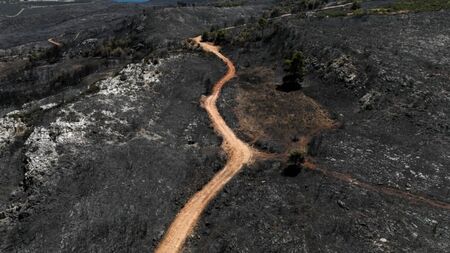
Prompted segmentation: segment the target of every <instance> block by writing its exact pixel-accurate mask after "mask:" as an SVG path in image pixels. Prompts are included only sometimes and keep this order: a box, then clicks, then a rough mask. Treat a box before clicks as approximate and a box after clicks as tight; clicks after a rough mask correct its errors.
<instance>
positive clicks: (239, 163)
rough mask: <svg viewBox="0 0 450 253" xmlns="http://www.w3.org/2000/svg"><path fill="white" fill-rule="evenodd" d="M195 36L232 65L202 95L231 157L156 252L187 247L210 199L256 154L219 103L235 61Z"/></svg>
mask: <svg viewBox="0 0 450 253" xmlns="http://www.w3.org/2000/svg"><path fill="white" fill-rule="evenodd" d="M192 40H193V42H195V43H196V44H197V45H199V46H200V47H201V48H202V49H203V50H204V51H206V52H210V53H213V54H215V55H216V56H217V57H219V58H220V59H221V60H222V61H223V62H225V64H226V65H227V67H228V71H227V73H226V74H225V76H223V77H222V78H221V79H220V80H219V81H218V82H217V83H216V84H215V85H214V88H213V91H212V94H211V95H209V96H208V97H206V98H204V99H202V105H203V107H204V108H205V110H206V111H207V112H208V115H209V117H210V119H211V121H212V124H213V127H214V129H215V131H216V132H217V133H218V134H219V135H220V136H222V137H223V143H222V148H223V149H224V150H225V151H226V153H227V155H228V161H227V164H226V165H225V167H224V168H223V169H222V170H221V171H220V172H218V173H217V174H216V175H215V176H214V177H213V178H212V180H211V181H209V182H208V184H206V185H205V186H204V187H203V189H201V190H200V191H198V192H197V193H195V194H194V196H192V197H191V198H190V199H189V201H188V202H187V203H186V205H185V206H184V207H183V208H182V209H181V210H180V212H179V213H178V214H177V216H176V217H175V219H174V220H173V222H172V224H171V225H170V227H169V229H168V230H167V231H166V234H165V235H164V238H163V240H162V241H161V242H160V244H159V246H158V248H157V249H156V251H155V252H157V253H163V252H167V253H175V252H180V251H181V250H182V249H183V245H184V243H185V241H186V239H187V237H188V236H189V235H190V234H191V233H192V230H193V229H194V227H195V225H196V224H197V222H198V220H199V218H200V216H201V214H202V212H203V211H204V210H205V208H206V207H207V206H208V204H209V202H210V201H211V200H212V199H213V198H214V197H215V196H216V195H217V194H218V193H219V191H220V190H222V188H223V187H224V186H225V184H226V183H227V182H228V181H230V180H231V179H232V178H233V176H235V175H236V174H237V173H238V172H239V171H240V170H241V169H242V167H243V166H244V165H245V164H248V163H250V162H251V160H252V157H253V154H254V151H253V149H252V148H250V147H249V146H248V145H247V144H246V143H244V142H243V141H241V140H240V139H239V138H238V137H236V135H235V134H234V132H233V130H231V129H230V127H229V126H228V125H227V124H226V122H225V120H224V119H223V118H222V116H221V115H220V113H219V111H218V109H217V106H216V102H217V98H218V97H219V95H220V91H221V90H222V87H223V86H224V85H225V84H226V83H227V82H228V81H229V80H231V79H232V78H234V76H235V74H236V70H235V67H234V65H233V63H232V62H231V61H230V60H229V59H228V58H227V57H225V56H224V55H223V54H222V53H220V50H219V47H217V46H214V45H212V44H209V43H206V42H201V36H199V37H196V38H193V39H192Z"/></svg>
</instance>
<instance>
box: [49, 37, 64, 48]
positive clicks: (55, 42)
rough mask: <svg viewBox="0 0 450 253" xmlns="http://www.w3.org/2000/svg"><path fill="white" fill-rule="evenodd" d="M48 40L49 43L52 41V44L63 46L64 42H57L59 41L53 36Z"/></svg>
mask: <svg viewBox="0 0 450 253" xmlns="http://www.w3.org/2000/svg"><path fill="white" fill-rule="evenodd" d="M47 41H48V42H49V43H51V44H53V45H55V46H57V47H62V44H61V43H59V42H57V41H55V40H54V39H53V38H50V39H48V40H47Z"/></svg>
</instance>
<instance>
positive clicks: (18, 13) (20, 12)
mask: <svg viewBox="0 0 450 253" xmlns="http://www.w3.org/2000/svg"><path fill="white" fill-rule="evenodd" d="M24 10H25V8H22V9H20V11H19V12H17V14H16V15H12V16H9V15H6V17H7V18H15V17H18V16H19V15H20V14H22V12H23V11H24Z"/></svg>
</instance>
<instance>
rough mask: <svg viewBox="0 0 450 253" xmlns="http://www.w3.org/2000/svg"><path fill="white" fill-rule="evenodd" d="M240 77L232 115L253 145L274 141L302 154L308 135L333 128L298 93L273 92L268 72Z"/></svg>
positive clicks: (262, 70) (272, 79)
mask: <svg viewBox="0 0 450 253" xmlns="http://www.w3.org/2000/svg"><path fill="white" fill-rule="evenodd" d="M240 76H241V82H240V85H239V91H238V96H237V103H238V105H237V107H236V114H237V117H238V120H239V126H240V130H241V131H243V132H244V133H245V134H246V135H248V136H250V137H251V138H252V139H253V141H254V142H255V141H257V140H258V139H261V138H264V139H269V140H274V141H277V142H281V143H283V145H284V146H286V147H287V148H288V149H296V150H301V152H303V153H306V152H307V144H308V142H309V139H310V137H311V136H313V135H314V134H316V133H317V132H320V131H321V130H324V129H329V128H332V127H333V126H334V121H333V120H332V119H331V118H330V115H329V113H328V112H327V111H326V110H325V109H324V108H323V107H322V106H321V105H319V104H318V103H317V102H316V101H314V99H312V98H310V97H308V96H306V95H305V94H303V93H302V92H301V91H297V92H290V93H285V92H280V91H277V90H275V85H276V84H275V76H274V73H273V71H272V70H271V69H267V68H260V67H258V68H253V69H251V70H246V71H245V72H244V73H240Z"/></svg>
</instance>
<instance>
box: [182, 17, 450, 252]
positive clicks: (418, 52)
mask: <svg viewBox="0 0 450 253" xmlns="http://www.w3.org/2000/svg"><path fill="white" fill-rule="evenodd" d="M449 17H450V15H449V13H448V12H436V13H419V14H406V15H394V16H364V17H349V18H328V19H314V18H312V19H309V20H308V19H302V20H298V19H296V18H295V17H292V18H289V21H286V20H284V21H283V22H287V23H285V24H284V25H280V24H276V23H275V24H274V26H278V27H279V26H281V27H283V28H282V29H281V30H280V29H273V31H269V32H267V33H268V35H267V37H266V38H265V39H263V40H262V41H257V42H253V43H249V44H246V45H245V46H244V47H243V48H240V49H239V48H238V49H236V48H233V46H231V45H230V46H229V47H228V48H227V53H228V54H229V55H231V58H232V59H233V60H235V61H236V62H237V64H238V65H239V66H240V68H239V71H238V75H239V77H238V80H237V81H236V83H235V84H236V86H235V87H236V88H233V87H230V88H228V90H227V91H226V92H225V94H226V96H227V99H228V100H227V101H226V102H224V103H223V106H222V108H223V109H224V113H225V114H226V115H229V116H228V120H229V121H233V120H234V122H235V123H234V126H235V129H236V130H237V131H239V132H240V133H241V134H242V136H243V138H246V139H247V140H248V141H250V142H252V143H255V145H257V146H259V147H261V148H263V149H264V150H269V151H272V152H279V153H281V154H283V153H285V152H289V149H292V148H295V147H300V143H299V142H300V140H301V138H300V137H301V134H302V131H303V132H305V131H306V130H307V129H308V127H310V125H308V124H305V123H304V122H303V119H304V118H306V117H308V118H311V115H314V114H315V117H314V116H312V117H313V120H314V119H315V120H317V121H318V120H319V119H320V117H323V114H321V109H323V108H324V109H326V110H327V111H328V112H329V113H330V118H332V119H333V120H334V121H335V122H337V123H338V126H339V127H338V128H337V129H334V130H323V131H321V133H319V134H317V136H318V137H316V138H314V142H315V143H321V145H320V146H319V148H317V146H318V145H316V144H315V148H314V149H315V150H314V152H313V153H314V156H313V158H311V159H312V160H313V161H314V163H315V164H316V166H317V167H318V168H322V169H319V170H310V169H306V168H302V167H299V168H298V171H297V172H294V173H292V171H291V172H289V173H286V167H287V166H288V164H287V163H286V162H285V161H283V160H281V161H280V160H278V159H276V160H273V161H270V160H268V161H265V162H260V163H256V164H254V165H251V166H249V167H248V168H245V169H244V171H243V173H241V174H239V175H238V176H237V178H236V179H235V180H234V181H233V182H231V183H230V184H229V185H227V186H226V187H225V189H224V191H223V192H222V193H221V194H220V196H219V197H217V199H216V200H215V201H214V203H213V204H211V206H210V207H209V208H208V210H207V211H206V214H205V216H204V218H203V219H202V221H201V222H200V224H199V228H198V229H197V230H196V233H195V235H194V236H193V237H192V238H191V240H190V243H189V246H188V250H187V251H188V252H279V251H280V250H281V249H282V250H281V251H283V252H448V251H449V250H450V244H449V243H448V242H449V241H450V234H449V232H448V231H449V227H450V223H449V219H448V218H449V212H450V209H449V207H450V205H449V204H448V203H449V192H450V188H448V185H449V180H450V174H449V171H448V168H449V166H450V164H449V161H450V160H449V157H450V153H449V150H450V143H449V133H450V132H449V126H450V122H449V117H448V115H449V109H448V108H450V107H449V98H450V97H449V82H448V81H449V77H450V76H449V72H448V68H449V63H450V62H449V59H450V49H449V47H448V45H449V44H448V43H449V39H450V30H449V29H448V27H446V25H445V24H446V23H448V22H449V21H450V20H449ZM270 29H271V28H268V30H270ZM295 50H299V51H302V52H303V54H304V55H305V57H306V58H307V60H306V62H307V73H308V76H307V77H306V78H305V81H304V82H303V84H302V85H303V88H302V89H301V90H299V91H292V92H289V93H285V92H282V91H278V90H276V88H277V85H280V84H281V82H282V81H281V79H282V77H283V70H282V68H281V66H282V63H283V62H282V61H283V59H284V57H280V56H286V57H287V56H288V55H289V54H290V53H291V52H292V51H295ZM268 87H271V89H269V88H268ZM280 93H281V95H280ZM295 94H296V95H295ZM305 95H306V96H308V97H309V98H312V99H314V100H315V101H316V102H318V103H319V104H320V105H321V106H322V107H321V109H320V110H319V109H317V108H314V107H311V106H310V105H308V104H307V103H305V98H304V96H305ZM249 96H251V97H249ZM290 96H294V97H296V98H297V99H296V100H292V101H290V100H289V97H290ZM233 97H234V98H235V100H234V102H233V101H230V99H232V98H233ZM258 97H262V99H260V100H257V99H256V100H257V103H250V102H249V101H254V100H255V98H258ZM287 101H290V102H288V105H287V104H286V103H287ZM302 101H303V102H302ZM301 107H305V108H308V107H309V108H310V109H304V108H303V109H302V108H301ZM308 110H309V111H308ZM243 111H244V112H245V113H243ZM261 111H262V112H265V111H270V112H271V115H272V116H270V117H258V115H261V113H262V112H261ZM251 112H254V113H253V115H251V114H249V113H251ZM246 114H247V115H248V116H245V115H246ZM233 115H234V116H233ZM255 115H256V116H255ZM287 115H288V116H287ZM289 116H290V117H292V119H287V118H288V117H289ZM252 117H253V118H252ZM249 120H251V122H252V123H253V124H248V121H249ZM287 120H291V121H292V122H295V123H290V124H289V126H290V127H283V126H284V125H285V122H286V121H287ZM256 121H259V122H257V123H255V122H256ZM311 122H313V121H309V124H311ZM277 126H279V128H280V129H283V130H284V132H283V131H281V132H280V131H279V130H280V129H278V128H277ZM296 126H297V127H296ZM270 128H272V130H271V129H270ZM277 130H278V131H277ZM289 139H290V140H291V142H290V143H289V142H286V140H289ZM261 143H262V144H263V145H261ZM310 147H311V146H310ZM434 202H436V203H438V205H434V204H435V203H434Z"/></svg>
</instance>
